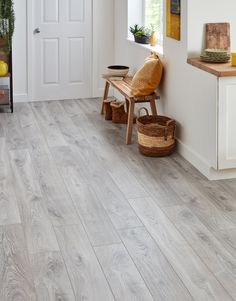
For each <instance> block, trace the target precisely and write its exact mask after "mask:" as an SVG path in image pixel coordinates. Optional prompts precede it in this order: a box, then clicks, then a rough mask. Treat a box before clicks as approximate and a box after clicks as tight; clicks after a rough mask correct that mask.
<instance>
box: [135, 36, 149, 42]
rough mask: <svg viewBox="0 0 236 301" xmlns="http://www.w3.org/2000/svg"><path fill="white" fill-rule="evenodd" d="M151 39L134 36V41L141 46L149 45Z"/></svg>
mask: <svg viewBox="0 0 236 301" xmlns="http://www.w3.org/2000/svg"><path fill="white" fill-rule="evenodd" d="M149 40H150V37H148V36H141V37H139V36H136V35H134V41H135V42H136V43H139V44H149Z"/></svg>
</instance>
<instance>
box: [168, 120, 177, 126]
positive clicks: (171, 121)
mask: <svg viewBox="0 0 236 301" xmlns="http://www.w3.org/2000/svg"><path fill="white" fill-rule="evenodd" d="M172 123H173V125H174V124H175V121H174V120H173V119H171V120H169V121H167V123H166V126H169V125H172Z"/></svg>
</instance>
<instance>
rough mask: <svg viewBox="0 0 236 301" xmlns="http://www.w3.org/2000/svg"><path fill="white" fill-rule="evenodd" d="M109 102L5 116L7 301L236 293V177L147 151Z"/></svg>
mask: <svg viewBox="0 0 236 301" xmlns="http://www.w3.org/2000/svg"><path fill="white" fill-rule="evenodd" d="M99 109H100V102H99V100H97V99H95V100H71V101H52V102H41V103H38V102H36V103H31V104H29V103H28V104H17V105H16V106H15V113H14V114H6V113H3V114H0V301H28V300H30V301H34V300H35V301H75V300H77V301H114V300H117V301H153V300H156V301H186V300H188V301H189V300H198V301H211V300H217V301H228V300H236V180H227V181H214V182H210V181H208V180H206V179H205V178H204V177H203V176H201V174H200V173H199V172H198V171H196V170H195V169H194V168H193V167H192V166H191V165H190V164H188V163H187V162H186V161H185V160H184V159H182V158H181V157H180V156H178V155H177V154H173V155H172V156H171V157H166V158H147V157H143V156H141V155H140V154H139V153H138V150H137V143H136V142H135V143H133V144H132V145H130V146H127V145H125V144H124V141H125V139H124V137H125V126H124V125H114V124H112V123H111V122H108V121H104V120H103V117H102V116H101V115H100V114H99ZM134 141H136V136H135V134H134Z"/></svg>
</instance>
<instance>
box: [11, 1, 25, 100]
mask: <svg viewBox="0 0 236 301" xmlns="http://www.w3.org/2000/svg"><path fill="white" fill-rule="evenodd" d="M14 7H15V12H16V23H15V33H14V38H13V58H12V59H13V74H14V81H13V82H14V94H15V96H16V100H19V101H24V100H27V99H28V92H29V91H28V59H27V50H28V49H27V0H15V1H14Z"/></svg>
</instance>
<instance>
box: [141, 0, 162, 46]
mask: <svg viewBox="0 0 236 301" xmlns="http://www.w3.org/2000/svg"><path fill="white" fill-rule="evenodd" d="M143 2H144V3H143V8H144V9H143V10H144V18H143V19H144V22H143V24H144V25H145V27H148V28H151V26H153V27H154V29H155V31H156V34H157V37H158V39H159V40H161V41H162V38H163V4H162V2H163V0H143Z"/></svg>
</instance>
